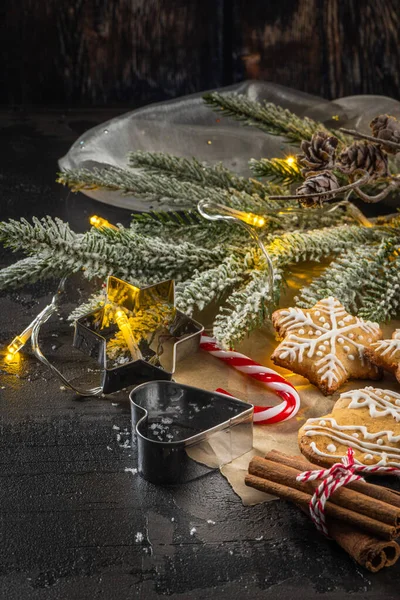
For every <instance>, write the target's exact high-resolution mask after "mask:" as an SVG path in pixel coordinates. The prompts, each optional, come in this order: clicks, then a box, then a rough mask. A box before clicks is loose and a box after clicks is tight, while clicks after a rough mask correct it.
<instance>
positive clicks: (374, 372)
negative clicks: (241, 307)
mask: <svg viewBox="0 0 400 600" xmlns="http://www.w3.org/2000/svg"><path fill="white" fill-rule="evenodd" d="M272 323H273V325H274V327H275V329H276V330H277V332H278V334H279V336H281V337H283V338H284V339H283V341H282V342H281V343H280V344H279V346H278V347H277V348H276V350H275V352H274V353H273V355H272V357H271V358H272V360H273V362H274V363H275V364H276V365H280V366H281V367H284V368H286V369H290V370H292V371H294V372H295V373H299V374H300V375H303V376H304V377H307V379H309V380H310V381H311V383H314V384H315V385H316V386H318V387H319V389H320V390H321V391H322V392H323V393H324V394H326V395H328V394H333V393H334V392H335V391H336V390H337V389H338V388H339V387H340V386H341V385H342V384H343V383H345V381H347V380H348V379H379V377H380V370H379V369H378V368H377V367H376V366H375V365H372V364H371V362H370V361H369V360H368V359H367V357H366V356H365V347H366V346H368V345H370V344H371V343H373V342H375V341H376V340H379V339H381V338H382V331H381V330H380V328H379V325H378V324H377V323H372V322H371V321H363V320H362V319H359V318H358V317H354V316H353V315H350V314H349V313H348V312H346V310H345V308H344V307H343V306H342V304H340V302H339V300H336V298H332V297H329V298H324V299H323V300H320V301H319V302H317V304H316V305H315V306H313V308H310V309H308V310H302V309H300V308H285V309H281V310H277V311H275V312H274V314H273V315H272Z"/></svg>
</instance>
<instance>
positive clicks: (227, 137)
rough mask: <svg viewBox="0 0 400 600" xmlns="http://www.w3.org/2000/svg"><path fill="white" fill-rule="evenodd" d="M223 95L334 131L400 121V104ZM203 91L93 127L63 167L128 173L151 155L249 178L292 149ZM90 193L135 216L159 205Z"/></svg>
mask: <svg viewBox="0 0 400 600" xmlns="http://www.w3.org/2000/svg"><path fill="white" fill-rule="evenodd" d="M219 91H220V92H221V93H226V92H232V91H233V92H237V93H240V94H244V95H246V96H248V97H249V98H251V99H253V100H258V101H262V100H266V101H268V102H274V103H276V104H279V105H280V106H283V107H284V108H288V109H289V110H291V111H293V112H295V113H296V114H298V115H299V116H309V117H311V118H313V119H316V120H319V121H322V122H324V123H326V124H327V125H329V126H330V127H332V126H338V125H339V126H343V127H351V128H355V129H357V130H359V131H363V132H369V128H368V125H369V123H370V121H371V120H372V118H373V117H374V116H376V115H377V114H382V113H389V114H391V115H393V116H395V117H399V118H400V102H398V101H397V100H393V99H391V98H386V97H384V96H348V97H346V98H340V99H338V100H335V101H332V102H330V101H328V100H324V99H322V98H318V97H316V96H311V95H309V94H305V93H303V92H299V91H297V90H292V89H290V88H286V87H283V86H280V85H277V84H274V83H269V82H263V81H245V82H243V83H240V84H236V85H233V86H229V87H225V88H221V89H220V90H219ZM203 93H204V92H201V93H197V94H193V95H190V96H184V97H182V98H177V99H175V100H170V101H167V102H161V103H157V104H151V105H149V106H146V107H143V108H139V109H137V110H134V111H132V112H128V113H126V114H124V115H121V116H119V117H117V118H115V119H112V120H111V121H107V122H106V123H102V124H101V125H98V126H96V127H94V128H92V129H90V130H89V131H87V132H86V133H84V134H83V135H82V136H81V137H80V138H79V139H77V140H76V142H74V144H73V145H72V146H71V148H70V150H69V151H68V153H67V154H66V155H65V156H64V157H63V158H61V159H60V160H59V165H60V167H61V169H72V168H80V167H84V168H88V169H92V168H94V167H96V166H97V167H102V166H104V165H116V166H119V167H126V165H127V154H128V152H130V151H135V150H145V151H157V152H169V153H171V154H174V155H176V156H185V157H193V156H195V157H197V158H198V159H199V160H201V161H206V162H208V163H210V164H213V163H216V162H218V161H221V162H222V163H223V164H224V165H225V166H226V167H228V168H230V169H232V170H233V171H235V172H236V173H239V174H241V175H249V174H250V173H249V169H248V161H249V159H250V158H261V157H266V158H271V157H280V156H284V155H285V154H288V153H289V152H290V151H291V150H293V149H291V147H290V145H288V144H287V143H286V142H285V141H284V140H283V139H282V138H280V137H276V136H272V135H269V134H267V133H264V132H263V131H260V130H258V129H256V128H253V127H245V126H243V125H242V124H241V123H238V122H237V121H235V120H233V119H231V118H227V117H224V116H223V115H221V114H216V113H215V112H214V111H213V110H211V108H209V107H208V106H206V105H205V104H204V102H203V99H202V96H203ZM332 117H335V119H333V118H332ZM85 193H86V194H87V195H88V196H90V197H92V198H95V199H96V200H99V201H101V202H105V203H106V204H111V205H114V206H121V207H124V208H129V209H133V210H144V211H145V210H149V209H150V207H151V206H152V204H151V202H149V201H148V200H143V199H140V198H137V197H134V196H122V195H121V194H119V193H117V192H106V191H101V190H96V191H87V192H85ZM170 208H171V209H172V208H173V207H172V206H171V207H170ZM164 210H165V207H164Z"/></svg>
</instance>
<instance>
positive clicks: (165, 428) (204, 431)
mask: <svg viewBox="0 0 400 600" xmlns="http://www.w3.org/2000/svg"><path fill="white" fill-rule="evenodd" d="M130 403H131V416H132V437H133V440H134V442H136V443H137V449H138V470H139V473H140V474H141V475H142V476H143V477H144V478H145V479H147V480H148V481H150V482H151V483H155V484H161V485H166V484H178V483H186V482H188V481H191V480H193V479H197V478H198V477H201V476H202V475H205V474H206V473H208V472H209V471H210V470H214V469H216V468H219V467H221V466H222V465H224V464H227V463H229V462H231V461H232V460H234V459H235V458H238V457H239V456H241V455H242V454H244V453H245V452H249V451H250V450H251V449H252V447H253V406H252V405H251V404H248V403H247V402H243V401H242V400H238V399H237V398H232V397H228V396H225V395H224V394H219V393H218V392H209V391H206V390H203V389H199V388H194V387H191V386H188V385H182V384H180V383H175V382H173V381H151V382H147V383H143V384H142V385H139V386H138V387H136V388H135V389H134V390H132V391H131V393H130Z"/></svg>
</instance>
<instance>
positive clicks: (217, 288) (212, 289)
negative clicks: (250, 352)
mask: <svg viewBox="0 0 400 600" xmlns="http://www.w3.org/2000/svg"><path fill="white" fill-rule="evenodd" d="M249 263H250V260H249V254H246V256H245V257H243V256H237V255H235V254H232V255H230V256H227V257H226V258H225V259H224V260H223V261H222V262H221V264H219V265H217V266H216V267H213V268H212V269H208V270H207V271H203V272H201V273H199V272H196V273H195V275H194V277H192V279H189V280H187V281H185V282H183V283H180V284H179V285H178V286H177V288H176V302H177V306H178V308H179V309H180V310H182V311H183V312H186V313H187V314H190V315H192V314H193V311H194V309H195V307H197V308H198V310H203V309H204V308H205V307H206V306H208V305H209V304H211V302H213V301H215V300H218V299H219V298H221V296H222V295H223V294H224V293H225V292H226V291H227V290H229V289H230V288H232V287H234V286H235V285H236V284H238V283H241V282H242V281H243V279H244V278H245V277H246V276H247V272H248V269H249V268H250V264H249Z"/></svg>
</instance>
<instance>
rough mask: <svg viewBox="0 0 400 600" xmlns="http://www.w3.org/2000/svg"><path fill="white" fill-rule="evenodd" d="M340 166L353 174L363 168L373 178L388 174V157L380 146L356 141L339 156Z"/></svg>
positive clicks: (345, 171)
mask: <svg viewBox="0 0 400 600" xmlns="http://www.w3.org/2000/svg"><path fill="white" fill-rule="evenodd" d="M339 163H340V167H341V168H342V170H343V172H344V173H347V174H348V175H351V174H352V173H354V171H356V170H357V169H363V170H364V171H368V173H369V174H370V175H371V177H373V178H377V177H385V176H387V174H388V157H387V155H386V153H385V152H384V150H382V148H380V146H375V144H370V143H368V142H354V143H353V144H351V146H349V147H348V148H346V149H345V150H343V152H342V153H341V154H340V156H339Z"/></svg>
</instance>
